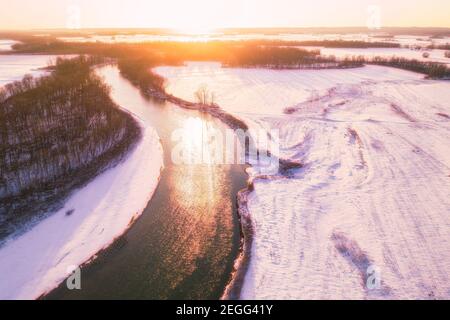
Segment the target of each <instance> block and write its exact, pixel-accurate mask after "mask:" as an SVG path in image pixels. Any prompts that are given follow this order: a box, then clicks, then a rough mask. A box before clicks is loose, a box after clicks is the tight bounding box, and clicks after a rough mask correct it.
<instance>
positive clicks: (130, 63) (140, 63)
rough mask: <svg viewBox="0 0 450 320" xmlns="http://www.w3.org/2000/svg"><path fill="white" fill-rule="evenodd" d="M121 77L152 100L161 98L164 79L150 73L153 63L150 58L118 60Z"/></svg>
mask: <svg viewBox="0 0 450 320" xmlns="http://www.w3.org/2000/svg"><path fill="white" fill-rule="evenodd" d="M117 65H118V67H119V70H120V73H121V74H122V76H123V77H125V78H126V79H128V80H129V81H131V82H132V83H133V84H134V85H135V86H136V87H138V88H139V89H140V90H141V92H142V93H143V94H144V95H146V96H148V97H153V98H158V97H160V98H163V97H162V96H161V94H162V93H163V92H164V84H165V81H164V78H163V77H161V76H160V75H158V74H156V73H154V72H153V71H152V67H154V66H155V61H154V59H152V58H151V57H145V56H140V57H132V56H131V57H128V58H124V57H122V58H119V59H118V63H117Z"/></svg>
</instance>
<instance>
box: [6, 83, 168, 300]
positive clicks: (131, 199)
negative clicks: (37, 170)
mask: <svg viewBox="0 0 450 320" xmlns="http://www.w3.org/2000/svg"><path fill="white" fill-rule="evenodd" d="M136 94H137V95H138V94H139V93H138V92H137V91H136ZM119 103H120V101H119ZM122 107H123V108H124V109H125V110H128V111H130V112H134V111H135V110H134V106H133V105H122ZM137 110H138V111H139V109H137ZM134 116H135V117H136V119H137V120H138V121H139V123H140V125H141V126H142V135H143V137H142V140H141V141H140V142H139V143H138V145H137V146H136V148H135V149H134V150H132V151H131V152H130V154H129V155H128V156H127V158H126V159H125V160H124V161H123V162H121V163H120V164H118V165H117V166H115V167H114V168H112V169H109V170H107V171H106V172H104V173H102V174H101V175H99V176H98V177H96V178H95V179H94V180H93V181H92V182H90V183H89V184H87V185H86V186H85V187H83V188H81V189H79V190H77V191H76V192H75V193H74V194H73V195H72V196H71V197H70V198H69V199H68V200H67V202H66V203H65V205H64V208H62V209H61V210H59V211H57V212H55V213H53V214H52V215H51V216H50V217H48V218H46V219H45V220H43V221H42V222H40V223H39V224H37V225H36V226H35V227H33V228H32V229H31V230H29V231H28V232H26V233H25V234H23V235H21V236H20V237H18V238H16V239H12V240H10V241H8V242H7V243H5V245H4V246H3V247H1V248H0V299H35V298H37V297H39V296H40V295H41V294H43V293H45V292H48V291H49V290H51V289H53V288H55V287H56V286H57V285H58V284H59V283H61V282H62V281H63V280H64V279H65V278H66V277H67V276H68V268H70V267H71V266H79V265H81V264H83V263H85V262H87V261H88V260H89V259H91V258H92V257H93V256H94V255H95V254H96V253H97V252H99V251H100V250H101V249H103V248H106V247H108V245H110V244H111V243H112V242H113V241H114V240H115V238H116V237H118V236H120V235H121V234H123V233H124V231H125V230H127V229H128V227H129V226H130V224H131V223H132V222H133V221H134V219H136V217H138V216H139V215H140V214H141V213H142V212H143V210H144V209H145V207H146V206H147V203H148V202H149V200H150V198H151V197H152V195H153V192H154V190H155V189H156V187H157V185H158V182H159V176H160V170H161V169H162V167H163V157H162V152H163V151H162V146H161V144H160V141H159V137H158V135H157V133H156V132H155V130H154V129H153V128H152V127H150V126H149V125H148V124H147V123H145V122H144V121H142V120H141V119H140V117H139V116H140V114H139V113H137V114H135V115H134ZM70 210H74V211H73V212H72V213H71V214H70V215H66V212H68V211H70Z"/></svg>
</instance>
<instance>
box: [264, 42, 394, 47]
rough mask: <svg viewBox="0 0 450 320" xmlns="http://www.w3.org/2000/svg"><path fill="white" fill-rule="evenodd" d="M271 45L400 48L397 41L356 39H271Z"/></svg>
mask: <svg viewBox="0 0 450 320" xmlns="http://www.w3.org/2000/svg"><path fill="white" fill-rule="evenodd" d="M271 45H277V46H299V47H325V48H362V49H367V48H400V44H399V43H394V42H381V41H374V42H369V41H358V40H308V41H272V42H271Z"/></svg>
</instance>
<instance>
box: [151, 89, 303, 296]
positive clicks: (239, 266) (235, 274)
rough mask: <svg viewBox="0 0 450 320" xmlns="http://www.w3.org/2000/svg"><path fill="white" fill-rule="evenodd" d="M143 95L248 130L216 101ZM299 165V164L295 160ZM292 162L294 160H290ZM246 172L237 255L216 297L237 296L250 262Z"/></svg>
mask: <svg viewBox="0 0 450 320" xmlns="http://www.w3.org/2000/svg"><path fill="white" fill-rule="evenodd" d="M144 93H145V94H146V95H148V96H151V97H153V98H157V99H162V100H165V101H168V102H171V103H173V104H175V105H176V106H178V107H180V108H183V109H188V110H197V111H200V112H204V113H207V114H209V115H211V116H213V117H215V118H217V119H219V120H220V121H222V122H223V123H224V124H225V125H227V126H229V127H230V128H231V129H233V130H238V129H241V130H248V126H247V124H246V123H245V122H244V121H242V120H240V119H238V118H236V117H235V116H233V115H232V114H230V113H227V112H226V111H224V110H223V109H222V108H220V107H219V106H218V105H212V106H209V105H204V104H200V103H195V102H189V101H186V100H183V99H181V98H178V97H176V96H174V95H172V94H168V93H167V92H165V91H162V92H154V91H150V90H149V91H147V92H144ZM279 160H280V166H282V165H283V164H285V163H286V162H288V160H284V159H279ZM298 165H300V164H298ZM294 166H295V164H294ZM246 174H247V177H248V179H247V187H246V188H244V189H242V190H240V191H239V192H238V193H237V194H236V201H237V207H238V208H237V215H238V221H239V233H240V243H239V251H238V255H237V257H236V258H235V259H234V263H233V270H232V272H231V274H230V276H229V280H228V283H227V285H226V286H225V288H224V291H223V293H222V296H221V297H220V300H239V299H240V295H241V290H242V287H243V284H244V278H245V274H246V273H247V269H248V266H249V263H250V258H251V249H252V243H253V222H252V219H251V216H250V213H249V211H248V208H247V200H248V196H249V195H250V193H251V192H252V191H253V183H252V180H251V177H250V174H248V173H246Z"/></svg>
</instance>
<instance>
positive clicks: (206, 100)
mask: <svg viewBox="0 0 450 320" xmlns="http://www.w3.org/2000/svg"><path fill="white" fill-rule="evenodd" d="M195 98H196V99H197V102H198V103H200V104H202V105H205V106H212V105H214V104H215V98H216V96H215V94H214V92H211V91H209V89H208V86H207V85H205V84H202V85H201V86H200V88H198V90H197V91H196V92H195Z"/></svg>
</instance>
